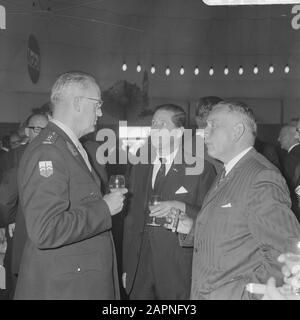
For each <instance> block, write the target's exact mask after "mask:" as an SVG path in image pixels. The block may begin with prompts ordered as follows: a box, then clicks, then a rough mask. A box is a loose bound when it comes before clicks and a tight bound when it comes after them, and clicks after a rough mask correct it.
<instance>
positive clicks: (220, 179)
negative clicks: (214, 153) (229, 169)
mask: <svg viewBox="0 0 300 320" xmlns="http://www.w3.org/2000/svg"><path fill="white" fill-rule="evenodd" d="M225 174H226V170H225V167H223V169H222V172H221V174H220V177H219V180H218V181H217V183H216V189H217V188H218V186H219V185H220V184H221V183H222V181H223V180H224V179H225Z"/></svg>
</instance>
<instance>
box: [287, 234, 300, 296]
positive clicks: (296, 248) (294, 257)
mask: <svg viewBox="0 0 300 320" xmlns="http://www.w3.org/2000/svg"><path fill="white" fill-rule="evenodd" d="M284 258H285V261H284V263H285V264H286V266H287V267H288V269H289V270H290V272H291V275H290V277H288V278H285V282H286V283H288V285H285V288H287V287H288V288H289V289H290V290H291V291H292V293H294V294H296V295H299V294H300V238H289V239H288V240H287V241H286V247H285V254H284Z"/></svg>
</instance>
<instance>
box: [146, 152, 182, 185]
mask: <svg viewBox="0 0 300 320" xmlns="http://www.w3.org/2000/svg"><path fill="white" fill-rule="evenodd" d="M178 149H179V148H176V149H175V150H174V151H173V152H172V153H171V154H169V155H167V156H164V157H162V156H159V154H157V155H156V158H155V160H154V162H153V171H152V188H154V183H155V178H156V176H157V173H158V170H159V168H160V166H161V162H160V161H159V158H164V159H165V165H166V173H165V175H167V173H168V171H169V170H170V168H171V166H172V163H173V161H174V159H175V157H176V154H177V152H178Z"/></svg>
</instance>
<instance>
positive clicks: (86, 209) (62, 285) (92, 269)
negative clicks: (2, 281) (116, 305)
mask: <svg viewBox="0 0 300 320" xmlns="http://www.w3.org/2000/svg"><path fill="white" fill-rule="evenodd" d="M51 103H52V107H53V119H52V120H51V121H50V122H49V124H48V126H47V127H46V128H45V129H44V130H43V131H42V132H41V133H40V135H39V136H38V137H37V138H36V139H34V141H33V142H32V143H31V144H30V145H29V146H28V148H27V149H26V151H25V153H24V155H23V157H22V160H21V163H20V166H19V171H18V186H19V195H20V202H21V207H22V211H23V213H24V217H25V222H26V228H27V233H28V240H27V242H26V244H25V248H24V252H23V256H22V261H21V266H20V271H19V277H18V282H17V288H16V292H15V299H90V300H96V299H118V298H119V286H118V276H117V266H116V259H115V252H114V244H113V240H112V235H111V215H114V214H117V213H118V212H120V211H121V210H122V207H123V200H124V196H123V194H124V193H126V191H127V190H126V189H119V190H118V191H115V192H112V193H110V194H108V195H105V196H102V194H101V189H100V187H101V185H100V180H99V178H98V177H97V174H96V173H95V171H94V169H93V168H92V167H91V164H90V162H89V160H88V157H87V154H86V151H85V150H84V149H83V147H82V145H81V143H80V142H79V138H80V137H82V136H83V135H85V134H87V133H89V132H92V131H94V129H95V125H96V122H97V117H100V116H101V115H102V111H101V105H102V100H101V91H100V88H99V86H98V84H97V83H96V81H95V79H94V78H93V77H92V76H90V75H88V74H86V73H83V72H69V73H65V74H63V75H61V76H60V77H59V78H58V79H57V81H56V82H55V84H54V86H53V88H52V91H51Z"/></svg>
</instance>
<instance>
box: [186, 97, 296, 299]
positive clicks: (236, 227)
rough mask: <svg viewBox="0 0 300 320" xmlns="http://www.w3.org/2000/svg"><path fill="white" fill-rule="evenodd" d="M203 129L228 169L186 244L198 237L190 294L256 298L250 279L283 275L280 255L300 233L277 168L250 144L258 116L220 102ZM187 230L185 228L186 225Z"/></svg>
mask: <svg viewBox="0 0 300 320" xmlns="http://www.w3.org/2000/svg"><path fill="white" fill-rule="evenodd" d="M207 124H208V126H207V128H206V129H205V143H206V145H207V147H208V153H209V154H210V155H211V156H212V157H214V158H217V159H219V160H221V161H222V162H223V163H224V170H223V171H222V173H221V174H219V176H217V178H216V181H215V183H214V185H213V186H212V188H211V189H210V191H209V192H208V194H207V195H206V197H205V199H204V202H203V205H202V210H201V212H200V214H199V215H198V217H197V221H196V223H195V224H194V227H193V228H192V230H191V231H190V233H189V234H188V235H187V237H186V238H185V239H183V237H182V239H181V240H183V241H182V245H189V244H190V245H191V244H193V245H194V256H193V273H192V289H191V298H192V299H211V300H215V299H251V298H256V297H252V296H251V294H250V293H248V292H247V291H245V286H246V284H247V283H249V282H254V283H265V282H266V281H267V280H268V279H269V277H270V276H275V277H276V278H277V279H278V280H279V279H280V280H281V282H282V276H281V272H280V265H279V263H278V262H277V257H278V256H279V254H280V253H282V252H284V250H285V245H286V240H287V239H288V238H293V237H295V238H297V237H298V238H299V237H300V226H299V223H298V222H297V220H296V218H295V215H294V214H293V212H292V211H291V210H290V208H289V207H290V205H291V202H290V198H289V192H288V188H287V185H286V183H285V180H284V178H283V177H282V175H281V174H280V172H279V170H278V169H277V168H276V167H275V166H274V165H273V164H271V163H270V162H269V161H268V160H267V159H266V158H265V157H263V156H262V155H261V154H259V153H258V152H257V151H255V149H254V148H253V144H254V140H255V135H256V129H257V127H256V123H255V119H254V116H253V112H252V110H251V109H249V108H248V107H247V106H246V105H245V104H243V103H237V102H220V103H218V104H217V105H216V106H215V107H214V108H213V109H212V111H211V113H210V114H209V116H208V119H207ZM182 232H183V231H182Z"/></svg>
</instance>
